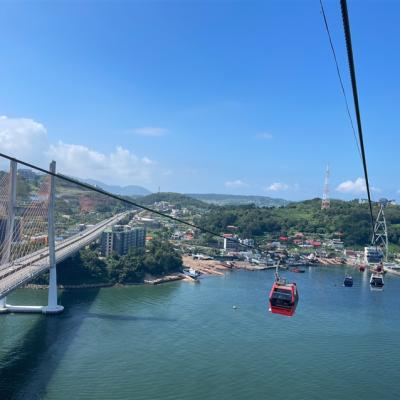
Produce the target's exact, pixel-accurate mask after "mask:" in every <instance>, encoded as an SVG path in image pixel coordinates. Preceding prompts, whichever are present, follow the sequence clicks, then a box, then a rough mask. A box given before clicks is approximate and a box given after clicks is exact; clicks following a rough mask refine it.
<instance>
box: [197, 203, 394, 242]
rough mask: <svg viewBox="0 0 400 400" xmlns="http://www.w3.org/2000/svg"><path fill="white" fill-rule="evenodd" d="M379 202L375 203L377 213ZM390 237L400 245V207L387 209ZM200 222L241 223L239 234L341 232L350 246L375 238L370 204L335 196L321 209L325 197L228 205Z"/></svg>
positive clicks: (223, 228) (224, 227)
mask: <svg viewBox="0 0 400 400" xmlns="http://www.w3.org/2000/svg"><path fill="white" fill-rule="evenodd" d="M377 214H378V205H375V206H374V216H375V217H376V216H377ZM385 215H386V221H387V225H388V233H389V241H390V242H391V243H392V244H394V245H397V246H400V207H399V206H392V205H390V206H388V207H387V208H386V209H385ZM196 222H197V224H199V225H201V226H203V227H205V228H207V229H209V230H212V231H217V232H229V228H228V226H232V225H233V226H235V227H237V231H236V232H237V233H238V234H239V236H241V237H243V238H245V237H262V236H268V237H270V238H271V239H272V238H277V237H279V236H280V235H292V234H295V233H296V232H302V233H305V234H308V235H310V236H313V235H315V236H319V237H321V236H327V237H330V236H332V235H334V234H335V233H338V232H340V233H341V235H342V238H343V241H344V242H345V244H346V245H349V246H354V245H355V246H365V245H367V244H369V242H370V240H371V224H370V216H369V209H368V204H359V202H358V201H356V200H354V201H341V200H332V201H331V207H330V208H329V209H328V210H321V199H313V200H306V201H302V202H296V203H290V204H289V205H287V206H285V207H269V208H265V207H262V208H261V207H255V206H254V205H243V206H225V207H218V208H213V209H211V210H210V211H209V212H207V213H204V214H203V215H202V216H201V218H199V219H198V220H197V221H196Z"/></svg>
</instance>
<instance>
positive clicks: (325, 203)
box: [321, 165, 331, 210]
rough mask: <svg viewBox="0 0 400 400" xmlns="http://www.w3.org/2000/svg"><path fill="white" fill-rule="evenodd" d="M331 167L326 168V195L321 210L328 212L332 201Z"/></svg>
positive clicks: (323, 196) (324, 194) (323, 195)
mask: <svg viewBox="0 0 400 400" xmlns="http://www.w3.org/2000/svg"><path fill="white" fill-rule="evenodd" d="M329 174H330V173H329V165H327V166H326V171H325V180H324V193H323V194H322V203H321V210H327V209H328V208H329V207H330V205H331V201H330V199H329Z"/></svg>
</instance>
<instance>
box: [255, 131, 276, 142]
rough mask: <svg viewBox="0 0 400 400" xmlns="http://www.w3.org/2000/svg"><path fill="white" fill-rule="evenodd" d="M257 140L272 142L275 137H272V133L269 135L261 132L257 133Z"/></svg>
mask: <svg viewBox="0 0 400 400" xmlns="http://www.w3.org/2000/svg"><path fill="white" fill-rule="evenodd" d="M256 138H257V139H264V140H270V139H272V138H273V136H272V133H269V132H260V133H257V135H256Z"/></svg>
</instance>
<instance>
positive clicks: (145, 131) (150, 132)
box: [132, 126, 168, 137]
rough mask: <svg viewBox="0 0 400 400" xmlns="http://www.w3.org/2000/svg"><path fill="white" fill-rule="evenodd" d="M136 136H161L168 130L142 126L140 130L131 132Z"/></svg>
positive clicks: (136, 129)
mask: <svg viewBox="0 0 400 400" xmlns="http://www.w3.org/2000/svg"><path fill="white" fill-rule="evenodd" d="M132 132H133V133H135V134H136V135H141V136H153V137H155V136H163V135H165V134H167V133H168V129H166V128H160V127H155V126H144V127H142V128H135V129H133V131H132Z"/></svg>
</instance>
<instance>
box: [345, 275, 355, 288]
mask: <svg viewBox="0 0 400 400" xmlns="http://www.w3.org/2000/svg"><path fill="white" fill-rule="evenodd" d="M343 285H344V286H346V287H352V286H353V277H352V276H350V275H346V276H345V278H344V281H343Z"/></svg>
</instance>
